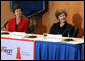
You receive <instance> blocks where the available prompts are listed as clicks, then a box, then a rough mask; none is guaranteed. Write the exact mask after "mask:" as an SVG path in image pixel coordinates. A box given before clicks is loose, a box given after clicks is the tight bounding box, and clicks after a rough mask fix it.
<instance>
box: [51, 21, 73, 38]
mask: <svg viewBox="0 0 85 61" xmlns="http://www.w3.org/2000/svg"><path fill="white" fill-rule="evenodd" d="M50 34H62V36H63V37H68V34H69V37H72V35H73V26H72V25H70V24H68V23H67V22H65V24H64V25H63V27H60V22H58V23H55V24H53V26H52V27H51V29H50Z"/></svg>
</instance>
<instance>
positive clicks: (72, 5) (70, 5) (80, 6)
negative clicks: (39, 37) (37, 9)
mask: <svg viewBox="0 0 85 61" xmlns="http://www.w3.org/2000/svg"><path fill="white" fill-rule="evenodd" d="M46 5H47V6H46V7H47V8H46V11H45V12H44V13H43V14H39V15H37V16H35V17H34V18H33V20H37V24H38V27H37V28H36V31H37V32H39V33H40V34H42V33H45V32H48V33H49V16H50V9H49V8H50V5H49V1H48V2H47V4H46ZM59 8H61V9H62V8H63V9H65V10H66V11H67V13H68V17H67V22H68V23H70V24H72V25H74V26H78V27H79V30H80V31H79V34H78V37H81V36H83V35H84V2H83V1H51V26H52V25H53V23H54V22H58V20H57V19H56V17H55V12H56V10H57V9H59ZM13 17H14V14H13V13H12V12H11V10H10V1H1V27H2V26H3V24H4V23H5V22H6V21H7V20H8V19H10V18H13ZM40 26H41V27H40ZM41 29H42V31H40V30H41ZM2 30H3V29H2ZM37 32H35V33H37Z"/></svg>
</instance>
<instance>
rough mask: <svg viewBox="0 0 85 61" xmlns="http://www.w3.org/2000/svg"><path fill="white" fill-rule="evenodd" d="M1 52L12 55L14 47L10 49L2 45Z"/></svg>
mask: <svg viewBox="0 0 85 61" xmlns="http://www.w3.org/2000/svg"><path fill="white" fill-rule="evenodd" d="M1 52H4V53H6V54H7V55H12V49H8V48H7V47H1Z"/></svg>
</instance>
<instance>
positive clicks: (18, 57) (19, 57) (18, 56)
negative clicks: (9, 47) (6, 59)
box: [16, 47, 21, 59]
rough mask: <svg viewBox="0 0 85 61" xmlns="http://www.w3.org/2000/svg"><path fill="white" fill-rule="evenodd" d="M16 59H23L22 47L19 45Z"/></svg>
mask: <svg viewBox="0 0 85 61" xmlns="http://www.w3.org/2000/svg"><path fill="white" fill-rule="evenodd" d="M16 59H21V54H20V47H17V55H16Z"/></svg>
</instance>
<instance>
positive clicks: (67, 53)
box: [35, 41, 84, 60]
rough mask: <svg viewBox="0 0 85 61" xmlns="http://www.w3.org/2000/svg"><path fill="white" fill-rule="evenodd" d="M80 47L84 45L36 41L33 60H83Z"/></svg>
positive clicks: (82, 49) (82, 52)
mask: <svg viewBox="0 0 85 61" xmlns="http://www.w3.org/2000/svg"><path fill="white" fill-rule="evenodd" d="M82 46H83V47H84V44H67V43H60V42H47V41H46V42H45V41H36V42H35V60H84V48H82ZM81 57H82V58H81Z"/></svg>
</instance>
